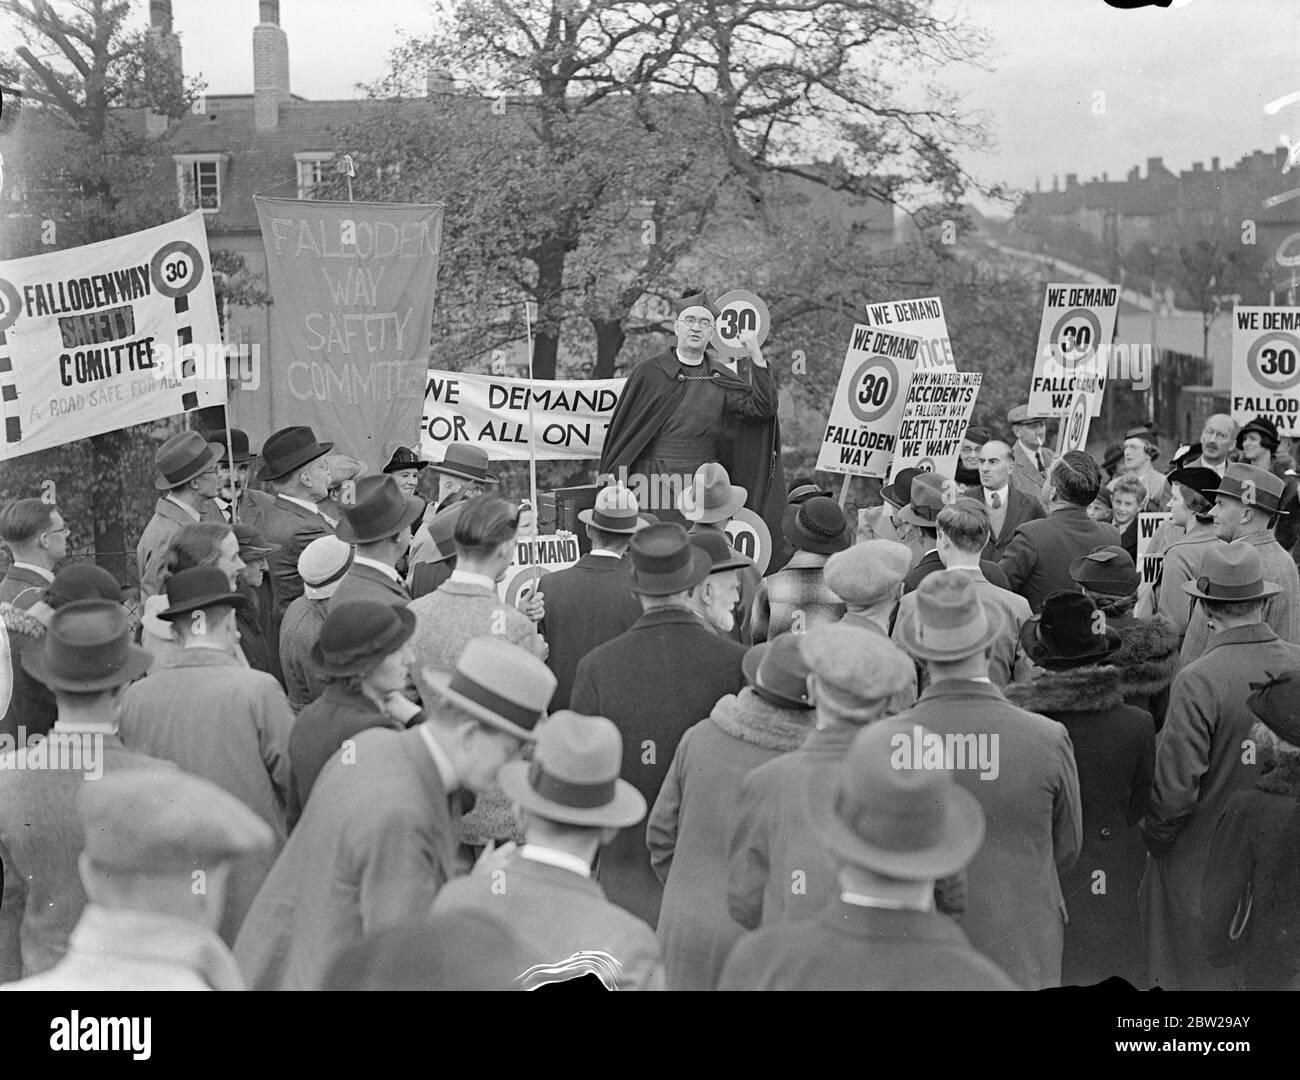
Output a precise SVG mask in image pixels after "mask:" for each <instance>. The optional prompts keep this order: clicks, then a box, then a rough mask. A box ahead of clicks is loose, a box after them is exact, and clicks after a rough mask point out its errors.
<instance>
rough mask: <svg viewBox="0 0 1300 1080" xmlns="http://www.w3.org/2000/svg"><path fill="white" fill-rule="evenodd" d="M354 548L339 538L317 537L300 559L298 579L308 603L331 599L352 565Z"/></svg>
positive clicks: (305, 549) (303, 551) (303, 550)
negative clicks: (300, 580)
mask: <svg viewBox="0 0 1300 1080" xmlns="http://www.w3.org/2000/svg"><path fill="white" fill-rule="evenodd" d="M353 554H354V552H353V550H352V545H351V544H348V543H344V542H343V541H342V540H340V539H339V538H338V537H337V536H332V535H331V536H318V537H317V538H316V539H315V540H313V541H312V542H311V543H310V544H308V545H307V546H306V547H305V548H303V549H302V554H301V555H299V556H298V576H299V577H300V578H302V586H303V589H302V591H303V595H304V596H306V597H307V599H308V600H328V599H329V598H330V597H331V596H333V595H334V590H335V589H336V588H338V584H339V582H340V581H342V580H343V575H344V574H346V573H347V572H348V569H349V568H350V567H351V566H352V557H353Z"/></svg>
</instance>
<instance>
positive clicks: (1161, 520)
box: [1137, 511, 1174, 585]
mask: <svg viewBox="0 0 1300 1080" xmlns="http://www.w3.org/2000/svg"><path fill="white" fill-rule="evenodd" d="M1173 517H1174V516H1173V514H1171V513H1168V512H1167V511H1166V512H1164V513H1160V514H1145V513H1144V514H1138V524H1137V529H1138V534H1137V564H1138V570H1139V571H1141V573H1142V580H1143V581H1144V582H1145V583H1146V584H1148V585H1155V584H1156V582H1157V581H1159V580H1160V567H1161V566H1162V565H1163V564H1164V559H1165V555H1164V552H1160V553H1158V554H1154V555H1152V554H1149V549H1150V547H1151V538H1152V537H1153V536H1155V534H1156V533H1157V532H1159V530H1160V526H1162V525H1164V524H1166V523H1167V522H1170V521H1172V520H1173Z"/></svg>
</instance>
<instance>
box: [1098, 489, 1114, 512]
mask: <svg viewBox="0 0 1300 1080" xmlns="http://www.w3.org/2000/svg"><path fill="white" fill-rule="evenodd" d="M1092 501H1093V502H1095V503H1097V502H1099V503H1101V504H1102V505H1103V506H1105V507H1107V508H1108V509H1114V506H1115V503H1114V501H1113V499H1112V498H1111V494H1110V488H1108V487H1107V486H1106V485H1105V484H1102V485H1101V487H1099V488H1098V489H1097V494H1096V495H1095V496H1093V500H1092Z"/></svg>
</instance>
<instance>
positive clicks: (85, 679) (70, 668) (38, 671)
mask: <svg viewBox="0 0 1300 1080" xmlns="http://www.w3.org/2000/svg"><path fill="white" fill-rule="evenodd" d="M130 636H131V635H130V628H129V626H128V624H127V621H126V612H125V611H123V610H122V605H121V604H119V603H116V602H114V601H112V600H73V601H72V602H71V603H68V604H64V605H63V606H62V607H60V608H59V610H58V611H56V612H55V613H54V614H53V615H52V616H50V622H49V625H48V626H47V627H46V628H45V634H44V636H43V637H42V638H41V639H40V643H39V645H33V646H32V647H31V648H29V649H25V650H24V651H23V654H22V657H21V663H22V665H23V669H24V670H25V671H26V672H27V673H28V674H29V675H31V676H32V677H33V678H35V679H37V680H39V681H40V682H42V683H44V684H45V685H46V686H48V687H49V688H50V689H51V690H73V691H84V692H86V693H90V692H93V691H95V690H107V689H108V688H109V687H113V686H124V685H125V684H126V683H129V682H131V681H132V680H134V679H137V678H139V677H140V676H141V675H143V674H144V673H145V672H146V671H148V670H149V665H150V664H151V663H152V662H153V656H152V655H151V654H150V653H148V652H146V651H145V650H144V649H139V648H136V646H134V645H132V644H131V641H130Z"/></svg>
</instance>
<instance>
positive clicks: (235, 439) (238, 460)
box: [207, 427, 257, 465]
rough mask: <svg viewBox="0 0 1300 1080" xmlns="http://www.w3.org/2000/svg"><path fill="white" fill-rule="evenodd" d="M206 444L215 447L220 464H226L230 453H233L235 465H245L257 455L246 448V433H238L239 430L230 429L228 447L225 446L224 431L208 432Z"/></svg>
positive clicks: (223, 429)
mask: <svg viewBox="0 0 1300 1080" xmlns="http://www.w3.org/2000/svg"><path fill="white" fill-rule="evenodd" d="M207 437H208V442H209V443H211V444H212V445H213V446H215V447H217V454H218V455H219V457H218V460H220V461H221V462H222V464H226V463H227V459H228V458H230V451H232V450H233V451H234V452H235V457H234V463H235V464H236V465H247V464H248V463H249V462H250V461H252V460H253V458H255V457H256V456H257V455H256V454H254V453H253V452H252V451H251V450H249V448H248V433H247V432H245V431H240V430H239V428H233V427H232V428H231V429H230V445H229V446H227V445H226V429H225V428H218V429H217V430H216V431H209V432H208V436H207Z"/></svg>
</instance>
